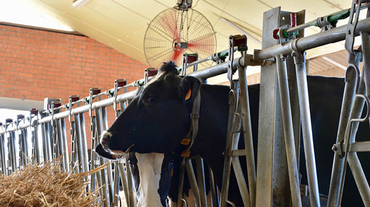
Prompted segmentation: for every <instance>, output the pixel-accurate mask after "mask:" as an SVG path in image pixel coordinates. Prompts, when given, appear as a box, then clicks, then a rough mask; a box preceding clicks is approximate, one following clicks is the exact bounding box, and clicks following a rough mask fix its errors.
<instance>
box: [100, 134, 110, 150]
mask: <svg viewBox="0 0 370 207" xmlns="http://www.w3.org/2000/svg"><path fill="white" fill-rule="evenodd" d="M111 137H112V133H110V132H108V131H105V132H103V134H102V135H101V138H100V144H101V145H102V146H103V149H104V150H108V149H109V141H110V138H111Z"/></svg>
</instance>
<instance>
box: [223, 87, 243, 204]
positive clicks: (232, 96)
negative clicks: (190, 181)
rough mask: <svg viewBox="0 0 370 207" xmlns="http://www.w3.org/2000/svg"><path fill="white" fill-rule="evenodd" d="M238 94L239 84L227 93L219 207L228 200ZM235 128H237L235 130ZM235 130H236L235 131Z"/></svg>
mask: <svg viewBox="0 0 370 207" xmlns="http://www.w3.org/2000/svg"><path fill="white" fill-rule="evenodd" d="M238 93H239V83H234V84H232V89H231V90H230V93H229V116H228V122H227V123H228V125H227V138H226V145H225V155H224V157H225V158H224V168H223V173H222V188H221V207H226V201H227V200H228V193H229V181H230V180H229V178H230V173H231V159H232V158H231V156H230V155H231V151H232V140H233V136H234V134H233V132H234V131H237V130H238V128H239V126H235V124H234V123H235V112H236V109H237V103H238V100H237V96H236V94H238ZM236 127H237V128H236ZM235 129H236V130H235Z"/></svg>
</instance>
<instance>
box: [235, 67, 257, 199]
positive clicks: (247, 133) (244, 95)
mask: <svg viewBox="0 0 370 207" xmlns="http://www.w3.org/2000/svg"><path fill="white" fill-rule="evenodd" d="M246 70H247V67H245V68H242V67H240V65H239V66H238V73H239V84H240V94H239V96H240V97H239V101H240V108H241V119H242V123H241V124H242V127H243V133H244V134H243V135H244V146H245V153H246V154H245V158H246V162H247V176H248V185H249V195H250V196H249V197H250V206H255V205H256V180H257V175H256V164H255V162H256V161H255V157H254V148H253V146H254V145H253V135H252V121H251V113H250V104H249V92H248V83H247V74H246Z"/></svg>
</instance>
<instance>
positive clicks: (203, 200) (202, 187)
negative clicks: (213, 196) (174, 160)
mask: <svg viewBox="0 0 370 207" xmlns="http://www.w3.org/2000/svg"><path fill="white" fill-rule="evenodd" d="M195 161H196V164H197V165H196V166H197V167H196V170H197V178H198V187H199V196H200V205H201V206H202V207H207V194H206V183H205V177H204V164H203V159H202V158H201V157H200V156H197V157H196V158H195Z"/></svg>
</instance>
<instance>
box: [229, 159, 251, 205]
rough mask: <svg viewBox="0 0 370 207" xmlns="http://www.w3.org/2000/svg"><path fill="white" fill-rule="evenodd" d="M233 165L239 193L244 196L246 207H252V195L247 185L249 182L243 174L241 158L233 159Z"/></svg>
mask: <svg viewBox="0 0 370 207" xmlns="http://www.w3.org/2000/svg"><path fill="white" fill-rule="evenodd" d="M231 163H232V166H233V169H234V173H235V177H236V181H237V183H238V187H239V191H240V193H241V195H242V199H243V203H244V207H250V206H252V205H251V204H250V203H251V200H250V194H249V191H248V188H247V185H246V183H247V181H246V180H245V177H244V174H243V169H242V167H241V164H240V160H239V157H233V158H232V160H231Z"/></svg>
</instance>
